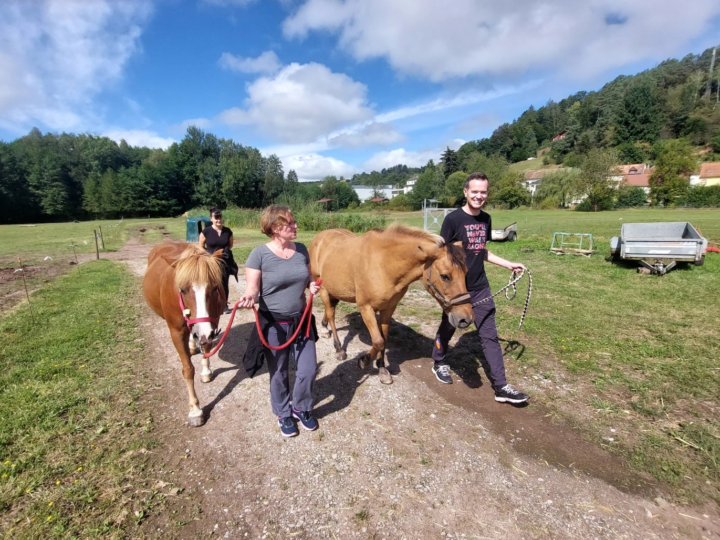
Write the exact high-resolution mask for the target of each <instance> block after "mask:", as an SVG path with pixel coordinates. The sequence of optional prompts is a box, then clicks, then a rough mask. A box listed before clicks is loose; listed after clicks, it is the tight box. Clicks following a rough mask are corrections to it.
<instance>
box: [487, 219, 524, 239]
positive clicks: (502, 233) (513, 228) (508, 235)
mask: <svg viewBox="0 0 720 540" xmlns="http://www.w3.org/2000/svg"><path fill="white" fill-rule="evenodd" d="M516 238H517V222H515V223H511V224H510V225H508V226H507V227H505V228H504V229H493V230H492V231H491V234H490V239H491V240H492V241H493V242H504V241H505V240H507V241H508V242H514V241H515V239H516Z"/></svg>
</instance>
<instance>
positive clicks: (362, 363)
mask: <svg viewBox="0 0 720 540" xmlns="http://www.w3.org/2000/svg"><path fill="white" fill-rule="evenodd" d="M370 364H372V360H371V359H370V355H369V354H364V355H363V356H361V357H360V358H358V367H359V368H360V369H367V368H369V367H370Z"/></svg>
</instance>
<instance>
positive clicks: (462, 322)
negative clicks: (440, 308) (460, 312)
mask: <svg viewBox="0 0 720 540" xmlns="http://www.w3.org/2000/svg"><path fill="white" fill-rule="evenodd" d="M448 319H449V320H450V324H452V325H453V326H454V327H455V328H467V327H468V326H469V325H470V323H471V322H472V321H471V320H470V319H466V318H465V317H458V316H457V315H455V314H454V313H450V315H448Z"/></svg>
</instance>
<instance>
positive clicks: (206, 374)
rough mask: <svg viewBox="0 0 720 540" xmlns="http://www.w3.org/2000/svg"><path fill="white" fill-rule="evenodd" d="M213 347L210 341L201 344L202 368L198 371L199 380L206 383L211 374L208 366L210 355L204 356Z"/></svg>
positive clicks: (209, 379)
mask: <svg viewBox="0 0 720 540" xmlns="http://www.w3.org/2000/svg"><path fill="white" fill-rule="evenodd" d="M212 348H213V344H212V341H211V342H210V343H207V344H205V345H203V346H202V352H203V356H202V370H201V371H200V380H201V381H202V382H204V383H208V382H210V381H212V375H213V371H212V368H211V367H210V357H209V356H208V357H207V358H205V355H206V354H208V353H209V352H210V351H211V350H212Z"/></svg>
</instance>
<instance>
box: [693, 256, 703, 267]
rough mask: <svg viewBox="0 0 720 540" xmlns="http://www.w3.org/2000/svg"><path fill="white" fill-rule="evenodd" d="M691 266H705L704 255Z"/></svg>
mask: <svg viewBox="0 0 720 540" xmlns="http://www.w3.org/2000/svg"><path fill="white" fill-rule="evenodd" d="M693 264H694V265H695V266H702V265H703V264H705V255H703V256H702V257H700V260H699V261H694V262H693Z"/></svg>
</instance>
